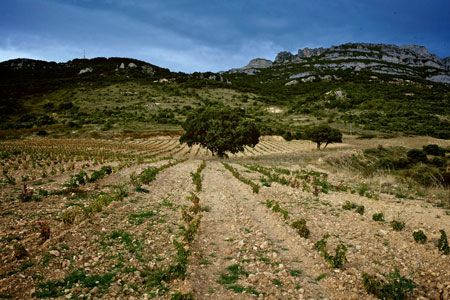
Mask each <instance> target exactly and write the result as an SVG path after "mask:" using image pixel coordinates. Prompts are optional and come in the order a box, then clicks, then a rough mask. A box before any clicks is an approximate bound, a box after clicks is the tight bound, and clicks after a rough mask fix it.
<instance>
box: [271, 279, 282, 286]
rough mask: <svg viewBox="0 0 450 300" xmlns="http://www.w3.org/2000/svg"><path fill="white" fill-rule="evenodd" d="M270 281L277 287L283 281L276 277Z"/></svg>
mask: <svg viewBox="0 0 450 300" xmlns="http://www.w3.org/2000/svg"><path fill="white" fill-rule="evenodd" d="M272 283H273V285H275V286H277V287H281V286H283V282H281V280H280V279H278V278H275V279H273V280H272Z"/></svg>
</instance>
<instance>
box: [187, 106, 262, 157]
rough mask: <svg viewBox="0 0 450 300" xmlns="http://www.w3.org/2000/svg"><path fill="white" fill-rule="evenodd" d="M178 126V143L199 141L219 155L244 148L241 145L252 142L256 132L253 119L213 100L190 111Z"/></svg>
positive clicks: (196, 142) (251, 143)
mask: <svg viewBox="0 0 450 300" xmlns="http://www.w3.org/2000/svg"><path fill="white" fill-rule="evenodd" d="M182 127H183V129H184V131H185V132H184V134H183V135H182V136H181V137H180V142H181V143H187V144H188V145H189V146H192V145H194V144H198V145H201V146H203V147H204V148H207V149H209V150H210V151H211V152H212V153H213V154H214V155H218V156H219V157H224V156H226V152H229V153H237V152H239V151H244V146H250V147H254V146H256V144H258V142H259V136H260V133H259V130H258V128H257V126H256V125H255V123H254V122H252V121H251V120H249V119H247V118H245V116H244V113H243V112H242V111H240V110H238V109H233V108H231V107H228V106H224V105H217V104H216V105H208V106H201V107H199V108H198V109H196V110H194V111H192V112H191V113H190V114H188V116H187V118H186V121H185V122H184V123H183V124H182Z"/></svg>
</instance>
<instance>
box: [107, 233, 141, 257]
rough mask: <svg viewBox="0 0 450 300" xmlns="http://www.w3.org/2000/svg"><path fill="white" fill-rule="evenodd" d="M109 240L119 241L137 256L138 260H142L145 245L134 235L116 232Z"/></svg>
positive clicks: (111, 234) (110, 235)
mask: <svg viewBox="0 0 450 300" xmlns="http://www.w3.org/2000/svg"><path fill="white" fill-rule="evenodd" d="M107 237H108V238H109V239H111V240H115V241H119V242H121V243H123V244H124V245H125V248H126V249H127V250H128V251H129V252H130V253H132V254H134V255H135V256H136V258H137V259H142V251H143V249H144V245H143V243H142V241H140V240H137V239H135V238H134V237H133V235H132V234H131V233H129V232H127V231H125V230H122V229H119V230H114V231H113V232H111V233H110V234H109V235H108V236H107Z"/></svg>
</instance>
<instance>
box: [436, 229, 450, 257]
mask: <svg viewBox="0 0 450 300" xmlns="http://www.w3.org/2000/svg"><path fill="white" fill-rule="evenodd" d="M439 232H440V233H441V237H440V238H439V241H438V249H439V251H441V252H442V253H444V254H445V255H448V254H450V247H449V246H448V239H447V234H446V233H445V231H444V230H439Z"/></svg>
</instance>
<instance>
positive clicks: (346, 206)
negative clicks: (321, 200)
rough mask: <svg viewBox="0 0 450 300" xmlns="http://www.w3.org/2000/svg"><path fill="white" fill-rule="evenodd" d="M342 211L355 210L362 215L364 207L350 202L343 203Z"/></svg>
mask: <svg viewBox="0 0 450 300" xmlns="http://www.w3.org/2000/svg"><path fill="white" fill-rule="evenodd" d="M342 209H345V210H352V209H355V210H356V212H357V213H358V214H360V215H363V214H364V211H365V208H364V205H358V204H356V203H354V202H350V201H345V203H344V204H343V205H342Z"/></svg>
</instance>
